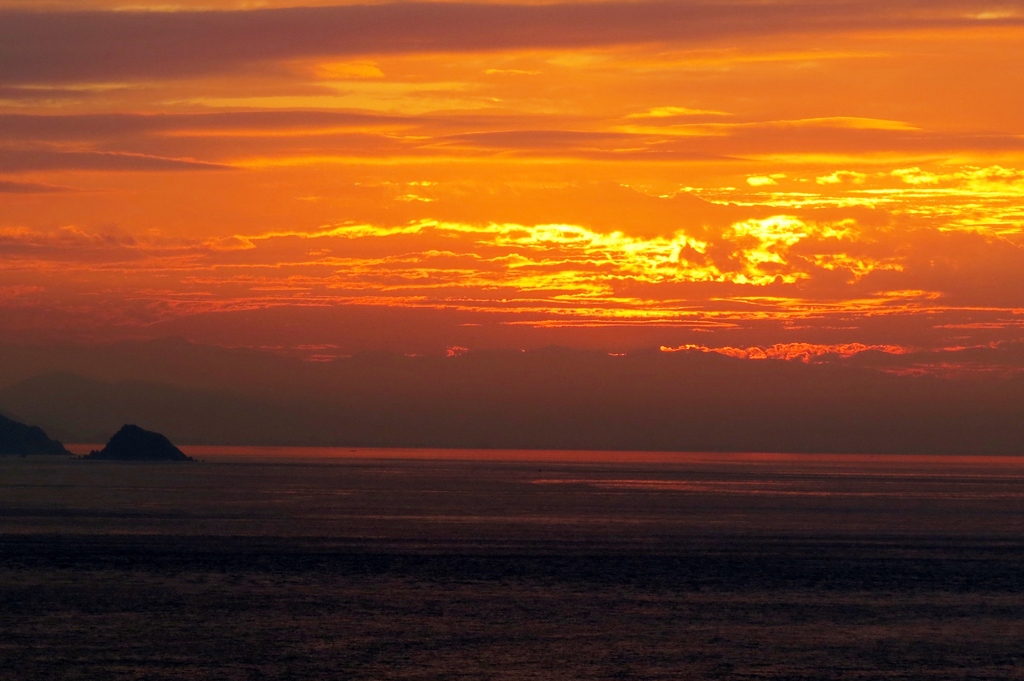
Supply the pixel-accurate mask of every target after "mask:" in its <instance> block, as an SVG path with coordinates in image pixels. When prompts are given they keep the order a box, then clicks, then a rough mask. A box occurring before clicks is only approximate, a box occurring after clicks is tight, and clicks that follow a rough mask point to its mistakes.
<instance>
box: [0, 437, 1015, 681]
mask: <svg viewBox="0 0 1024 681" xmlns="http://www.w3.org/2000/svg"><path fill="white" fill-rule="evenodd" d="M86 449H87V447H86ZM184 449H185V450H186V452H187V453H189V454H191V455H193V456H197V457H199V458H201V459H203V463H200V464H191V465H190V464H119V463H112V462H84V461H74V460H68V459H52V458H41V457H40V458H25V459H18V458H9V459H0V532H2V534H0V678H3V679H7V678H10V679H35V678H39V679H44V678H45V679H207V678H210V679H286V678H337V679H450V678H451V679H454V678H459V679H624V678H636V679H689V678H694V679H698V678H744V679H749V678H780V679H782V678H785V679H793V678H808V679H810V678H814V679H818V678H836V679H839V678H842V679H847V678H849V679H854V678H856V679H873V678H879V679H881V678H914V679H917V678H936V679H946V678H949V679H967V678H1024V643H1022V641H1024V459H1016V458H977V457H888V456H887V457H879V456H810V455H757V454H736V455H723V454H657V453H656V454H633V453H574V452H488V451H483V452H472V451H436V450H435V451H418V450H412V451H410V450H334V449H332V450H310V449H287V450H283V449H263V448H184Z"/></svg>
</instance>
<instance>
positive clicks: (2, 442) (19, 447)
mask: <svg viewBox="0 0 1024 681" xmlns="http://www.w3.org/2000/svg"><path fill="white" fill-rule="evenodd" d="M0 454H16V455H25V454H70V452H69V451H68V450H66V449H64V445H62V444H61V443H60V442H59V441H57V440H51V439H50V437H49V436H48V435H47V434H46V433H45V432H43V429H42V428H39V427H37V426H28V425H25V424H24V423H19V422H18V421H15V420H13V419H9V418H7V417H6V416H3V415H2V414H0Z"/></svg>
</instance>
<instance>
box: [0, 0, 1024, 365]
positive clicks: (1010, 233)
mask: <svg viewBox="0 0 1024 681" xmlns="http://www.w3.org/2000/svg"><path fill="white" fill-rule="evenodd" d="M308 4H309V5H310V6H307V7H296V6H294V5H296V3H293V2H242V1H224V2H216V1H214V0H209V1H206V0H195V1H189V2H175V1H174V0H171V1H170V2H159V3H146V2H130V1H127V0H126V2H118V1H116V0H85V1H82V0H76V2H73V3H72V2H53V3H46V2H39V1H36V0H32V1H31V2H29V1H27V0H13V1H11V0H8V1H6V2H4V1H3V0H0V46H3V47H2V48H0V329H2V338H0V339H2V340H15V341H21V342H26V341H27V342H52V341H54V340H67V339H71V340H112V339H119V338H146V337H160V336H165V335H169V334H176V335H181V336H184V337H186V338H189V339H192V340H195V341H200V342H207V343H215V344H224V345H247V346H259V347H272V348H281V349H284V350H289V351H296V352H307V353H312V354H317V355H320V356H331V355H332V354H346V353H351V352H354V351H357V350H360V349H367V348H379V349H391V350H399V351H402V352H409V353H418V352H443V351H444V350H445V348H454V347H467V348H471V349H474V348H482V347H523V348H526V347H537V346H539V345H545V344H548V343H558V344H562V345H569V346H578V347H596V348H602V349H605V350H608V351H613V352H618V351H625V350H628V349H632V348H637V347H659V346H665V347H666V348H678V347H686V346H697V347H701V348H706V349H712V350H720V351H725V352H727V353H728V352H733V350H736V351H742V352H743V353H746V355H744V356H756V355H757V354H758V352H760V350H759V349H768V348H770V346H774V345H778V346H781V347H805V346H806V347H810V346H815V347H819V346H821V345H828V346H835V345H840V346H842V347H844V348H847V351H849V352H856V351H857V348H860V347H875V348H878V347H885V348H888V349H890V350H891V351H892V352H899V351H903V349H933V348H943V347H966V346H973V345H987V344H993V343H1003V342H1007V341H1016V340H1021V339H1022V337H1024V334H1022V332H1021V325H1022V324H1024V314H1022V313H1024V252H1022V245H1024V238H1022V231H1024V115H1022V113H1021V112H1022V111H1024V69H1022V68H1020V64H1022V63H1024V2H972V1H961V0H931V1H929V2H923V1H913V0H911V1H909V2H899V3H894V2H880V1H870V0H868V1H861V2H830V1H825V2H822V1H816V2H811V1H810V0H793V1H791V2H776V1H774V0H768V1H767V2H753V1H745V0H737V1H735V2H688V1H679V2H644V1H638V2H612V3H568V4H537V3H529V4H519V5H516V4H501V5H498V4H492V3H487V2H467V3H434V4H430V3H420V4H388V3H376V4H372V5H352V4H349V5H338V4H337V3H330V2H311V3H308ZM331 5H335V6H331ZM115 10H116V11H115ZM148 10H159V11H148ZM793 344H805V345H804V346H794V345H793ZM807 344H809V345H807ZM751 348H752V349H754V351H753V352H751V351H748V349H751ZM851 348H852V350H851ZM734 354H735V353H734ZM783 354H785V353H783Z"/></svg>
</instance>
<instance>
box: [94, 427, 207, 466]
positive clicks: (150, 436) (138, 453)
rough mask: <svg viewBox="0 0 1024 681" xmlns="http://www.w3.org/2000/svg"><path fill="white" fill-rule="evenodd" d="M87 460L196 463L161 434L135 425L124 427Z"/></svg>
mask: <svg viewBox="0 0 1024 681" xmlns="http://www.w3.org/2000/svg"><path fill="white" fill-rule="evenodd" d="M83 458H85V459H91V460H98V461H195V459H193V458H192V457H191V456H187V455H185V453H184V452H182V451H181V450H180V449H178V448H177V447H175V446H174V445H173V444H171V441H170V440H168V439H167V438H166V437H164V436H163V435H161V434H160V433H154V432H153V431H150V430H144V429H142V428H139V427H138V426H135V425H124V426H122V427H121V430H119V431H117V433H115V434H114V436H113V437H112V438H110V441H109V442H107V445H106V446H105V447H104V448H103V449H101V450H99V451H96V450H93V451H92V452H90V453H89V454H87V455H86V456H85V457H83Z"/></svg>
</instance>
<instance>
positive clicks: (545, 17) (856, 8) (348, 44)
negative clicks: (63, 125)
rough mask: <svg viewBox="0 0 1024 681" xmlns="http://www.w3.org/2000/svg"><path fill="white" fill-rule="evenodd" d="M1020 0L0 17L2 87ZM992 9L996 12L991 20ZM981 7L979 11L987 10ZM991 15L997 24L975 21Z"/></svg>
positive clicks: (785, 29)
mask: <svg viewBox="0 0 1024 681" xmlns="http://www.w3.org/2000/svg"><path fill="white" fill-rule="evenodd" d="M1021 4H1022V3H1019V2H1010V3H1007V2H1003V3H999V4H998V7H995V6H994V5H993V3H991V2H978V1H976V0H933V1H930V2H924V1H922V0H909V1H907V2H901V3H891V2H882V1H881V0H867V1H860V2H812V1H810V0H795V1H791V2H751V1H746V0H741V1H737V2H707V1H705V2H693V1H689V2H667V1H660V2H603V3H562V4H548V5H483V4H475V3H396V4H383V5H349V6H341V7H305V8H287V9H271V10H249V11H233V12H221V11H218V12H24V11H8V12H0V84H7V85H10V84H17V83H72V82H90V81H91V82H98V81H104V82H110V81H118V80H139V79H151V78H171V77H181V76H196V75H201V74H204V73H209V72H219V71H224V70H227V69H231V68H235V67H238V66H240V65H243V64H245V63H249V62H259V61H266V60H280V59H296V58H305V57H316V56H327V55H338V56H343V55H355V54H384V53H403V52H404V53H409V52H430V51H479V50H500V49H517V48H581V47H594V46H602V45H615V44H628V43H650V42H675V43H678V42H683V43H696V42H707V41H714V40H717V39H725V38H732V39H735V38H737V37H741V36H747V35H770V34H779V33H792V32H801V31H811V32H813V31H839V30H842V31H847V30H888V29H906V28H929V27H936V26H966V25H978V24H980V23H986V24H989V25H991V24H997V23H1003V24H1005V23H1008V22H1010V23H1020V22H1021V19H1019V18H1013V16H1014V13H1013V12H1009V13H1008V12H1007V11H1006V10H1007V6H1009V7H1010V9H1012V10H1017V9H1021V7H1020V6H1021ZM993 10H998V12H995V13H994V14H993ZM986 12H988V14H987V15H986ZM985 16H997V17H1007V18H996V19H992V18H986V19H981V18H978V17H985Z"/></svg>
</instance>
